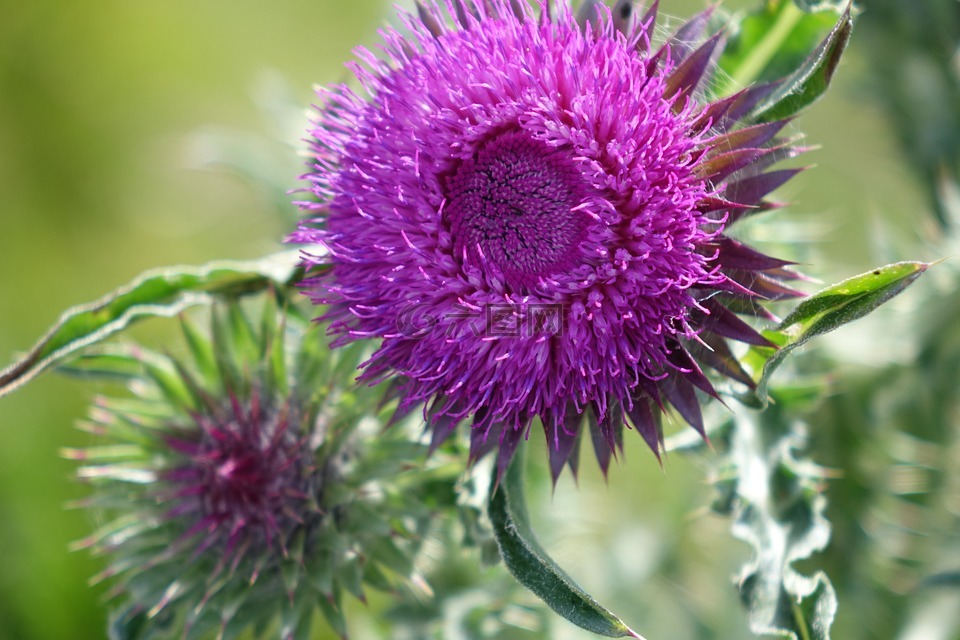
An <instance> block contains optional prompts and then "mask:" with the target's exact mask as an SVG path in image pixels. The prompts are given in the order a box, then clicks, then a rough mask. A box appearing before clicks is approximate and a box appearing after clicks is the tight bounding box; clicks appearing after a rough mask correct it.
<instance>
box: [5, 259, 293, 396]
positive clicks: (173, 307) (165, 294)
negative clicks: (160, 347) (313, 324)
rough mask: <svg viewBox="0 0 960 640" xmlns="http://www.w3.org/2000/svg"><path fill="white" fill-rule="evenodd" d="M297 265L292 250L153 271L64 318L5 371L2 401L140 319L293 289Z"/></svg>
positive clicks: (169, 314) (72, 311) (63, 316)
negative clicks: (269, 289) (246, 259)
mask: <svg viewBox="0 0 960 640" xmlns="http://www.w3.org/2000/svg"><path fill="white" fill-rule="evenodd" d="M297 262H298V257H297V252H296V251H292V252H284V253H281V254H277V255H274V256H269V257H267V258H264V259H262V260H254V261H249V262H212V263H210V264H207V265H204V266H201V267H171V268H166V269H159V270H155V271H149V272H147V273H145V274H143V275H142V276H140V277H138V278H137V279H136V280H134V281H133V282H131V283H130V284H128V285H126V286H123V287H120V288H119V289H116V290H115V291H113V292H111V293H110V294H108V295H106V296H105V297H103V298H101V299H100V300H98V301H96V302H94V303H92V304H88V305H82V306H79V307H74V308H72V309H69V310H68V311H66V312H65V313H64V314H63V315H62V316H60V319H59V320H58V321H57V323H56V324H55V325H54V326H53V327H52V328H51V329H50V330H49V331H48V332H47V334H46V335H45V336H44V337H43V338H41V339H40V341H39V342H37V344H36V345H34V347H33V348H32V349H31V350H30V352H29V353H27V355H26V356H24V357H23V358H22V359H20V360H19V361H17V362H15V363H14V364H12V365H11V366H9V367H8V368H7V369H5V370H4V371H2V372H0V397H3V396H4V395H6V394H8V393H10V392H12V391H15V390H16V389H18V388H20V387H21V386H23V385H24V384H26V383H27V382H29V381H30V380H32V379H33V378H35V377H36V376H37V375H39V374H40V373H42V372H43V371H44V370H46V369H48V368H49V367H51V366H53V365H56V364H58V363H60V362H63V361H65V360H67V359H68V358H70V357H72V356H75V355H77V354H78V353H79V352H80V350H82V349H83V348H85V347H88V346H90V345H92V344H96V343H98V342H100V341H102V340H104V339H106V338H108V337H110V336H112V335H114V334H116V333H118V332H119V331H122V330H124V329H126V328H127V327H128V326H130V325H131V324H133V323H135V322H137V321H138V320H142V319H144V318H151V317H171V316H175V315H177V314H178V313H180V312H181V311H183V310H184V309H187V308H188V307H191V306H194V305H198V304H209V303H210V302H211V301H212V300H213V299H214V297H215V296H237V295H242V294H247V293H253V292H256V291H260V290H263V289H264V288H266V287H268V286H270V285H273V284H277V285H279V286H288V285H289V284H291V283H292V282H293V281H294V279H295V274H296V272H297Z"/></svg>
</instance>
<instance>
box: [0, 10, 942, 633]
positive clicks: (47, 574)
mask: <svg viewBox="0 0 960 640" xmlns="http://www.w3.org/2000/svg"><path fill="white" fill-rule="evenodd" d="M866 4H867V5H868V6H869V5H870V3H869V2H867V3H866ZM875 4H876V5H877V10H876V12H877V13H878V14H881V15H882V12H883V10H884V9H883V6H886V5H887V4H888V3H884V2H876V3H875ZM918 4H921V5H922V4H924V3H918ZM932 4H937V3H932ZM943 4H944V5H945V6H946V5H947V4H948V3H943ZM955 4H956V3H952V2H951V3H949V5H950V6H951V7H952V6H953V5H955ZM702 6H703V3H702V2H700V1H699V0H662V2H661V9H662V11H664V12H665V13H666V14H669V15H672V16H686V15H689V14H690V13H692V12H693V11H694V10H697V9H699V8H701V7H702ZM725 6H726V7H727V8H730V9H735V8H740V7H750V6H754V3H753V2H748V1H746V0H739V1H737V2H727V3H725ZM908 10H909V9H908ZM948 10H950V11H951V15H953V12H952V9H948ZM389 12H390V7H389V4H388V3H385V2H379V1H375V0H352V1H351V2H349V3H347V2H333V1H332V0H310V1H309V2H307V1H303V0H277V1H275V2H271V3H266V2H256V1H254V0H231V1H230V2H226V1H224V0H201V1H200V2H188V1H186V0H170V1H168V2H144V1H142V0H100V1H97V2H88V3H76V2H68V1H66V0H34V1H33V2H14V1H13V0H5V1H4V2H3V3H2V4H0V360H2V361H6V360H7V359H9V358H10V357H11V356H12V355H13V354H14V353H15V352H17V351H21V350H24V349H26V348H27V347H28V346H29V345H30V344H31V343H32V342H33V341H34V340H35V339H37V338H38V337H39V336H40V335H41V334H42V332H43V331H45V329H46V328H47V327H48V326H49V325H50V324H51V323H52V322H53V321H54V320H55V319H56V317H57V315H58V314H59V312H60V311H62V310H63V309H65V308H66V307H68V306H71V305H74V304H78V303H82V302H86V301H90V300H93V299H95V298H97V297H99V296H100V295H102V294H103V293H105V292H107V291H109V290H110V289H112V288H113V287H116V286H118V285H120V284H122V283H124V282H126V281H128V280H129V279H131V278H132V277H133V276H135V275H136V274H138V273H139V272H141V271H143V270H144V269H148V268H151V267H156V266H162V265H168V264H178V263H185V264H191V263H202V262H205V261H208V260H211V259H218V258H252V257H256V256H260V255H263V254H266V253H268V252H271V251H273V250H275V249H276V248H277V246H278V241H279V240H280V239H281V238H282V237H283V235H284V233H285V232H286V231H288V230H289V229H290V224H291V222H290V220H291V219H292V216H293V215H295V214H294V211H293V208H292V207H285V210H286V217H285V216H284V215H280V214H278V211H277V210H278V208H282V205H281V206H280V207H278V204H277V203H278V198H279V199H282V197H278V195H277V193H276V191H269V190H264V189H258V188H255V187H254V186H251V185H250V184H249V183H247V182H244V181H243V180H241V179H239V178H238V177H237V176H236V175H235V174H233V173H230V172H228V171H224V170H220V169H219V168H218V167H217V166H215V165H213V166H211V165H210V164H209V163H210V161H211V160H215V159H216V158H217V155H218V153H220V150H221V149H222V148H223V145H224V144H225V141H230V142H229V144H230V145H238V148H239V149H241V150H243V151H244V152H245V153H246V154H247V156H248V157H249V158H251V161H252V162H253V163H254V164H256V165H259V168H257V167H254V168H253V169H254V170H256V171H259V172H261V173H268V174H271V175H273V176H276V178H277V179H278V180H279V181H280V183H281V184H283V185H284V186H285V187H286V188H293V187H294V186H296V174H297V171H298V168H299V166H300V163H301V161H300V160H299V159H298V158H297V157H296V156H295V155H294V154H295V148H296V144H297V139H298V137H299V135H300V132H299V130H300V129H301V128H302V125H303V122H304V121H303V120H298V117H297V116H298V112H297V111H296V110H295V111H294V112H293V113H292V115H291V113H290V112H287V111H283V109H284V107H283V105H284V104H285V102H284V101H285V100H287V98H285V97H284V98H283V99H280V100H277V99H275V98H276V97H277V96H278V95H282V94H283V93H284V92H285V91H290V92H291V97H290V98H289V101H290V102H292V103H293V104H298V105H301V107H302V108H303V109H305V108H306V106H307V105H308V104H309V103H310V102H311V99H312V90H311V86H312V85H313V84H314V83H327V82H332V81H337V80H341V79H345V77H346V72H345V70H344V69H343V67H342V63H343V62H344V61H346V60H348V59H349V51H350V49H351V48H352V47H354V46H356V45H358V44H368V45H369V44H373V43H375V42H376V34H375V29H376V27H377V26H378V25H379V24H381V23H382V22H383V21H384V20H385V19H386V17H387V16H388V14H389ZM894 17H895V18H896V15H894ZM897 19H899V18H897ZM940 26H943V25H940ZM861 32H862V33H861ZM915 35H916V34H915ZM919 35H920V37H923V36H924V33H920V34H919ZM928 44H929V43H928ZM911 46H913V45H912V44H911V43H910V42H903V43H902V44H900V43H897V42H889V41H884V40H883V31H882V30H881V29H878V28H868V27H863V28H858V29H857V30H856V31H855V33H854V38H853V43H852V46H851V49H850V51H849V52H848V54H847V56H846V58H845V60H844V62H843V64H842V66H841V69H840V71H839V73H838V76H837V78H836V81H835V86H834V87H833V89H832V90H831V91H830V92H829V93H828V95H827V97H826V98H825V99H824V100H823V101H821V102H820V103H818V104H817V105H816V106H815V107H814V108H813V109H812V110H811V111H810V112H809V113H807V114H806V115H804V116H803V117H801V118H800V119H799V121H798V122H797V124H796V125H794V129H795V130H797V131H801V130H802V131H803V132H804V133H805V134H806V140H807V142H808V143H809V144H813V145H822V147H823V149H822V150H816V151H813V152H811V153H809V154H807V155H806V156H805V158H804V162H806V163H815V164H816V168H815V169H813V170H811V171H808V172H805V173H804V174H802V175H801V176H800V177H799V178H797V179H796V180H795V181H793V183H792V184H790V185H789V186H788V187H787V188H785V189H784V190H783V193H782V197H783V198H784V199H788V200H791V201H793V202H794V203H795V204H794V205H793V206H792V207H791V208H790V209H788V210H787V211H786V212H785V213H780V214H778V219H779V220H781V221H784V224H780V225H776V226H770V227H769V229H770V230H775V232H776V233H777V234H779V235H778V237H769V238H765V239H766V240H768V241H769V242H771V243H772V244H775V243H778V242H783V241H787V242H796V241H800V242H802V243H804V244H807V245H809V247H810V249H809V250H808V251H807V253H806V254H805V255H806V256H807V257H808V259H809V260H810V261H811V263H813V264H811V266H810V267H809V268H808V269H807V271H808V272H811V273H813V274H814V275H816V276H817V277H819V278H821V279H823V280H825V281H830V280H832V279H836V278H838V277H841V276H848V275H852V274H854V273H857V272H859V271H862V270H864V269H866V268H868V267H870V266H873V265H875V264H880V263H883V262H888V261H891V258H896V257H900V256H903V257H911V258H915V259H933V258H938V257H941V255H940V254H939V253H938V249H937V248H935V247H932V246H930V245H929V244H928V239H929V238H930V237H932V236H933V235H935V234H933V233H932V231H931V230H932V229H933V228H934V227H933V225H934V223H933V220H934V216H933V208H934V207H933V206H932V205H931V200H930V198H929V196H928V193H927V192H928V191H929V189H928V187H927V185H926V184H925V183H924V182H922V181H921V180H920V179H919V178H917V177H915V172H912V171H911V168H910V165H909V164H908V159H907V158H908V156H907V153H906V152H905V151H904V149H905V147H904V146H902V145H903V144H905V142H904V137H903V136H902V135H901V133H899V132H898V130H896V129H894V128H893V127H892V126H891V120H890V119H889V117H890V114H891V113H893V111H892V110H891V107H890V104H889V102H885V101H884V100H882V99H880V98H879V97H878V95H877V87H876V73H875V70H876V67H875V62H876V60H877V51H890V50H892V51H893V52H894V54H893V55H895V54H896V52H897V51H898V49H897V47H902V48H903V49H902V50H903V51H904V52H905V54H904V55H912V54H911V51H910V50H909V48H910V47H911ZM935 55H936V54H935ZM920 60H921V62H922V60H923V56H920ZM884 64H889V62H885V63H884ZM918 73H919V72H918ZM911 77H912V76H911ZM933 104H934V106H938V107H942V103H941V102H938V101H936V100H933ZM907 107H908V108H909V107H910V104H908V105H907ZM914 107H916V105H914ZM278 109H279V112H278ZM948 113H952V112H949V110H948ZM278 116H279V118H278ZM931 117H933V116H931ZM278 121H279V122H280V124H279V125H278ZM291 122H292V123H293V124H292V125H291V124H290V123H291ZM901 130H902V129H901ZM948 133H951V134H952V135H956V132H955V131H951V132H948ZM944 135H946V133H944ZM907 138H909V136H907ZM909 157H910V158H912V160H911V162H913V163H914V166H915V165H916V164H917V162H918V161H917V160H916V156H909ZM283 176H288V177H287V178H286V183H283V180H284V177H283ZM764 229H766V228H765V227H764V228H760V229H758V230H757V232H756V233H757V235H758V237H760V236H762V234H763V233H764ZM783 234H787V236H786V237H785V236H784V235H783ZM761 239H764V238H761ZM878 247H879V249H878ZM814 260H815V261H816V262H815V263H814ZM908 306H909V303H907V302H903V303H901V301H899V300H898V301H897V304H896V305H895V306H894V309H893V310H892V311H891V312H890V313H894V314H896V313H900V314H903V313H905V312H906V311H905V310H906V309H907V307H908ZM881 322H884V320H883V319H882V318H881V319H877V318H870V319H868V320H866V321H864V322H863V323H862V324H860V325H857V326H855V327H852V328H847V329H846V330H844V332H843V333H842V334H841V337H840V341H841V342H843V341H847V342H848V346H849V343H852V344H856V335H859V334H866V333H868V332H869V331H870V329H869V327H870V325H869V324H868V323H881ZM879 326H880V325H879V324H875V325H874V330H876V328H877V327H879ZM154 331H156V332H157V333H156V336H157V337H153V336H154V335H155V334H154V333H153V332H154ZM143 335H145V336H146V338H145V339H156V340H159V339H160V338H159V336H162V335H163V328H156V329H155V328H153V327H147V329H146V330H145V331H144V333H143ZM894 338H895V336H894ZM895 348H896V345H895V344H892V345H891V346H890V349H895ZM91 392H92V390H91V388H90V387H89V385H84V384H82V383H79V382H76V381H73V380H66V379H62V378H58V377H55V376H49V377H44V378H42V379H41V380H39V381H37V382H36V383H34V384H32V385H30V386H28V387H27V388H25V389H24V390H22V391H20V392H18V393H17V394H15V395H14V396H12V397H8V398H4V399H2V400H0V433H2V438H3V440H2V443H3V444H2V446H0V640H61V639H62V640H73V639H77V638H80V639H86V638H101V637H104V631H103V629H104V615H105V610H104V608H103V607H102V606H101V604H100V599H101V598H102V596H103V594H104V589H103V588H102V587H97V588H93V589H91V588H89V587H88V586H87V584H86V582H87V579H88V578H89V577H90V576H91V575H93V574H94V573H96V572H97V571H98V570H99V569H100V567H99V565H98V562H96V561H95V560H92V559H91V558H89V557H88V556H87V555H86V554H85V553H83V552H70V551H68V545H69V544H70V542H71V541H72V540H75V539H77V538H80V537H82V536H83V535H85V534H86V533H88V531H89V528H90V524H91V523H90V522H89V521H88V520H89V516H88V515H87V514H84V513H81V512H78V511H69V510H65V509H64V504H65V503H67V502H68V501H70V500H72V499H76V498H78V497H80V496H82V495H83V493H84V491H83V489H82V488H81V487H78V486H77V485H76V484H74V483H73V482H72V481H71V479H70V478H71V473H72V470H73V464H71V463H70V462H67V461H65V460H62V459H61V458H60V457H59V456H58V449H60V448H61V447H64V446H74V445H79V444H84V443H86V441H87V440H86V436H84V435H83V434H80V433H79V432H76V431H75V430H74V429H73V424H74V421H75V420H76V419H77V418H78V417H79V416H81V415H82V413H83V411H84V407H85V402H86V400H87V399H88V398H89V396H90V395H91ZM634 439H635V440H636V442H633V443H632V444H631V446H630V447H629V448H628V452H627V459H628V464H620V465H619V466H618V467H615V468H614V469H613V471H612V472H611V477H610V480H609V484H608V486H604V483H603V480H602V478H601V477H599V473H596V472H594V470H593V469H592V465H591V464H584V467H585V468H586V472H585V474H584V476H583V477H582V478H581V482H580V488H579V491H578V490H576V489H575V488H574V486H573V482H572V481H571V480H570V479H569V478H564V479H563V480H562V481H561V483H560V486H559V487H558V488H557V491H556V494H555V496H554V497H553V498H551V497H550V491H549V488H548V487H547V486H542V487H541V488H540V489H538V490H535V491H534V492H533V493H534V496H533V498H534V499H535V501H536V502H537V503H538V505H539V506H538V508H537V509H538V513H537V516H538V518H539V519H540V521H541V526H540V529H541V530H542V531H544V532H549V534H548V533H545V534H544V541H545V542H546V543H547V546H548V547H549V548H550V549H551V551H553V552H554V553H555V554H556V558H557V560H558V561H560V563H561V564H563V565H565V566H567V567H568V568H569V569H570V571H571V572H572V573H573V574H574V575H575V576H576V577H577V578H578V579H579V580H581V581H582V582H583V583H584V586H586V587H588V590H592V591H593V593H594V594H595V595H596V596H597V597H598V598H600V599H601V600H603V601H605V602H608V603H609V604H610V606H611V607H612V608H613V609H614V610H615V611H618V612H620V613H621V614H622V616H623V617H624V619H625V620H626V621H627V622H628V623H629V624H631V625H632V626H635V627H636V628H639V629H641V630H642V631H643V632H644V634H645V635H647V636H648V637H649V638H651V639H656V638H661V639H662V638H680V639H683V638H714V637H716V638H737V637H746V632H745V623H744V617H743V614H742V613H741V612H740V609H739V605H738V603H737V598H736V593H735V591H734V589H733V588H732V587H731V586H730V576H731V575H732V574H733V573H735V571H736V567H737V566H738V563H739V562H742V561H743V560H744V559H745V558H747V557H749V554H750V552H749V549H748V548H747V547H746V545H743V544H741V543H738V542H735V541H732V540H730V539H729V535H728V533H727V530H728V527H729V523H728V522H726V521H725V520H722V519H719V518H715V517H713V518H711V517H709V516H704V515H698V509H699V508H700V507H702V506H703V505H706V504H707V503H708V502H709V497H710V489H709V487H707V486H706V484H705V483H704V481H703V470H702V469H701V468H700V467H699V466H698V465H697V464H696V463H694V462H692V461H690V460H688V459H685V458H683V457H680V456H673V457H671V458H670V459H669V460H668V461H667V464H666V471H665V472H661V470H660V469H659V467H658V466H657V465H656V463H655V461H654V460H653V458H652V456H650V454H649V453H648V452H646V451H643V450H642V447H641V446H639V438H634ZM537 448H538V447H534V450H536V449H537ZM675 557H683V558H685V559H686V560H687V561H686V562H684V563H683V565H682V566H676V567H670V566H665V565H664V562H663V561H662V558H675ZM843 606H844V604H843V600H842V599H841V615H845V612H844V609H843ZM363 612H364V609H362V608H360V607H358V608H357V609H356V610H355V613H356V614H357V615H360V616H362V615H364V613H363ZM848 614H851V615H852V612H848ZM702 620H710V621H712V622H711V623H710V625H709V626H705V625H704V623H703V622H702ZM557 626H558V627H560V626H562V625H560V624H558V625H557ZM557 633H558V635H557V636H556V637H561V635H562V637H574V638H575V637H584V636H582V635H580V634H578V633H577V632H573V631H571V630H570V629H568V628H567V627H566V626H563V628H562V629H561V631H558V632H557ZM563 634H565V635H563ZM358 637H363V635H362V634H361V635H360V636H358Z"/></svg>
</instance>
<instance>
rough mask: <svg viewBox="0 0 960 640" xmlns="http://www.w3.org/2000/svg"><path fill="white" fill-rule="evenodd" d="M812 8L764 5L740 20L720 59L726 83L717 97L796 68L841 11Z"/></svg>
mask: <svg viewBox="0 0 960 640" xmlns="http://www.w3.org/2000/svg"><path fill="white" fill-rule="evenodd" d="M812 4H816V6H801V8H800V9H798V8H797V6H799V5H800V3H799V2H797V3H793V2H789V1H787V0H780V1H775V2H766V3H764V4H763V5H762V6H760V7H759V8H757V9H756V10H754V11H751V12H750V13H748V14H747V15H746V16H745V17H744V18H743V19H742V20H740V22H739V24H738V25H737V28H736V30H735V31H734V33H733V36H732V37H731V38H730V41H729V42H728V43H727V45H726V47H724V50H723V55H722V56H721V57H720V61H719V69H720V71H721V72H722V73H721V76H722V77H721V78H720V81H721V82H724V78H725V79H726V83H725V85H724V86H723V88H722V89H721V90H720V91H718V93H719V94H728V93H731V92H732V91H734V90H737V89H740V88H742V87H746V86H749V85H751V84H753V83H757V82H770V81H773V80H777V79H779V78H783V77H785V76H788V75H790V74H791V73H793V72H794V71H795V70H797V69H799V68H800V67H801V66H802V65H803V63H804V60H805V59H806V58H807V57H808V56H809V55H810V52H811V51H813V50H814V49H815V48H816V47H817V45H818V44H820V43H821V42H822V41H823V39H824V38H825V37H827V35H828V34H829V33H830V31H831V29H832V28H833V26H834V24H835V23H836V21H837V15H838V14H840V13H841V12H842V11H843V7H842V6H836V5H839V4H840V3H828V2H821V3H807V5H812ZM843 4H846V3H843ZM801 9H803V10H802V11H801Z"/></svg>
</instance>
